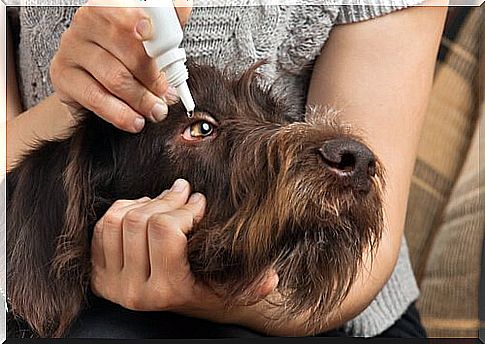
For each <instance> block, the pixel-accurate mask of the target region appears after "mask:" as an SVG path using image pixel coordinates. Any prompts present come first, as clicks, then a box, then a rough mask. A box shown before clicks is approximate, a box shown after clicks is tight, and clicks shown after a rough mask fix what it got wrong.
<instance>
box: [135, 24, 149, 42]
mask: <svg viewBox="0 0 485 344" xmlns="http://www.w3.org/2000/svg"><path fill="white" fill-rule="evenodd" d="M135 30H136V32H137V33H138V35H140V38H141V39H142V40H145V39H147V38H149V37H150V34H151V31H152V26H151V24H150V21H149V20H148V19H141V20H140V21H139V22H138V23H137V24H136V27H135Z"/></svg>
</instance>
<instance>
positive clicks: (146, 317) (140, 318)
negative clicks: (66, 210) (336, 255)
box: [69, 297, 426, 339]
mask: <svg viewBox="0 0 485 344" xmlns="http://www.w3.org/2000/svg"><path fill="white" fill-rule="evenodd" d="M91 300H92V301H91V308H90V309H88V310H86V311H85V312H83V313H82V314H81V315H80V316H79V318H78V319H77V320H76V321H75V323H74V325H73V326H72V328H71V330H70V333H69V337H71V338H116V339H122V338H127V339H141V338H255V337H263V335H261V334H259V333H256V332H254V331H251V330H248V329H246V328H243V327H240V326H236V325H222V324H216V323H213V322H210V321H206V320H201V319H195V318H191V317H186V316H182V315H178V314H174V313H170V312H135V311H130V310H127V309H124V308H123V307H121V306H119V305H116V304H113V303H111V302H109V301H106V300H102V299H99V298H94V297H93V298H92V299H91ZM318 336H319V337H342V336H347V334H346V333H345V332H344V331H343V330H333V331H329V332H326V333H322V334H320V335H318ZM378 337H403V338H410V337H418V338H421V337H426V331H425V330H424V328H423V326H422V325H421V321H420V318H419V313H418V311H417V309H416V307H415V305H414V303H413V304H411V305H410V306H409V308H408V309H407V310H406V312H405V313H404V314H403V315H402V316H401V318H399V319H398V320H397V321H396V322H395V323H394V325H393V326H391V327H390V328H388V329H387V330H386V331H384V332H383V333H382V334H380V335H378Z"/></svg>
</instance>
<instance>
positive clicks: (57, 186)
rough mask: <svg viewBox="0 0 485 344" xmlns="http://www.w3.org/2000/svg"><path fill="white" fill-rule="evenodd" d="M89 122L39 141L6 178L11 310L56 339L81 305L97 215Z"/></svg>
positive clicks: (64, 330) (41, 333) (8, 280)
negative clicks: (53, 139) (66, 136)
mask: <svg viewBox="0 0 485 344" xmlns="http://www.w3.org/2000/svg"><path fill="white" fill-rule="evenodd" d="M84 130H87V129H86V128H80V129H78V130H77V131H76V132H75V134H74V135H73V136H72V137H71V138H69V139H67V140H63V141H56V142H48V143H44V144H43V145H42V146H41V147H40V148H39V149H37V150H35V151H33V152H32V153H30V154H29V155H27V156H26V158H25V159H24V160H23V161H22V162H21V163H20V164H19V166H18V167H16V168H15V169H14V170H13V171H12V172H11V173H9V174H8V176H7V183H8V200H7V231H8V232H7V264H8V265H7V271H8V275H7V283H8V297H9V303H10V306H11V310H12V313H13V314H14V315H15V316H19V317H21V318H23V320H25V321H26V322H27V323H28V324H29V326H30V327H31V328H32V329H33V330H34V332H36V335H38V336H41V337H59V336H62V335H63V334H64V333H65V332H66V331H67V329H68V327H69V325H70V324H71V322H72V320H73V319H74V318H75V317H76V315H77V314H78V313H79V311H80V310H81V308H82V305H83V303H84V295H85V291H86V288H87V286H88V274H89V267H90V262H89V240H88V225H89V221H90V219H92V218H93V217H94V214H93V212H94V209H93V201H94V200H93V197H94V195H93V192H94V191H93V190H94V187H95V183H94V182H93V180H92V179H93V178H92V166H91V165H92V161H91V159H90V155H89V154H90V153H89V149H86V147H84V146H85V142H83V141H84V140H86V135H85V134H86V133H85V132H83V131H84Z"/></svg>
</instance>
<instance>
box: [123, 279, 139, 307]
mask: <svg viewBox="0 0 485 344" xmlns="http://www.w3.org/2000/svg"><path fill="white" fill-rule="evenodd" d="M122 305H123V306H124V307H125V308H128V309H131V310H133V311H138V310H141V309H142V307H143V300H142V297H141V293H140V291H139V290H138V288H137V285H135V284H134V283H128V285H127V288H126V290H125V292H124V295H123V300H122Z"/></svg>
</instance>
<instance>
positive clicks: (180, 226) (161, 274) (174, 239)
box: [148, 209, 194, 282]
mask: <svg viewBox="0 0 485 344" xmlns="http://www.w3.org/2000/svg"><path fill="white" fill-rule="evenodd" d="M193 223H194V219H193V216H192V214H191V213H190V212H189V211H187V210H180V209H178V210H175V211H172V212H168V213H159V214H155V215H153V216H152V217H150V221H149V222H148V252H149V259H150V279H152V280H154V281H158V280H159V281H169V282H170V281H175V280H176V279H177V278H179V279H180V276H183V275H184V273H186V272H187V271H188V270H190V267H189V266H188V260H187V237H186V236H185V234H184V231H188V230H189V229H190V228H192V226H193Z"/></svg>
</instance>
